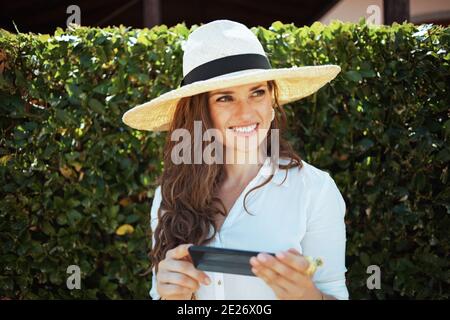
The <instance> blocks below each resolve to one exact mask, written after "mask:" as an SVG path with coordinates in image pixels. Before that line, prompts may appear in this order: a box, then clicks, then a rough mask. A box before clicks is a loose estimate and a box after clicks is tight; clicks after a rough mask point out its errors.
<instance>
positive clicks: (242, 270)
mask: <svg viewBox="0 0 450 320" xmlns="http://www.w3.org/2000/svg"><path fill="white" fill-rule="evenodd" d="M188 250H189V254H190V256H191V258H192V261H193V263H194V266H195V267H196V268H197V269H199V270H203V271H211V272H222V273H232V274H240V275H245V276H254V277H255V274H254V273H253V272H252V266H251V264H250V258H251V257H255V256H257V255H258V253H260V252H258V251H245V250H237V249H226V248H216V247H208V246H190V247H189V248H188ZM265 253H267V254H270V255H273V256H275V254H274V253H269V252H265Z"/></svg>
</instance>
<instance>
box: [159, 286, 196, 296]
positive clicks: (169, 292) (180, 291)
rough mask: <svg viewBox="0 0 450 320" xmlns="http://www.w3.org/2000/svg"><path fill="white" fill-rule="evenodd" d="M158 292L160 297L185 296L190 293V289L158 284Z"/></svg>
mask: <svg viewBox="0 0 450 320" xmlns="http://www.w3.org/2000/svg"><path fill="white" fill-rule="evenodd" d="M158 292H159V294H160V296H162V297H172V296H186V295H189V294H191V293H192V291H191V290H190V289H188V288H186V287H182V286H179V285H177V284H172V283H160V284H158Z"/></svg>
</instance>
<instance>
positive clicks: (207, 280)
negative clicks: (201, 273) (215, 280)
mask: <svg viewBox="0 0 450 320" xmlns="http://www.w3.org/2000/svg"><path fill="white" fill-rule="evenodd" d="M203 283H204V284H206V285H207V286H209V285H210V284H211V280H210V279H209V278H204V279H203Z"/></svg>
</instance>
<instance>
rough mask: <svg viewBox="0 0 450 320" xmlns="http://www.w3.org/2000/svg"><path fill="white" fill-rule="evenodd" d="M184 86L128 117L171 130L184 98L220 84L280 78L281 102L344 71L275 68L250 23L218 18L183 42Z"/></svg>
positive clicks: (144, 126) (141, 125)
mask: <svg viewBox="0 0 450 320" xmlns="http://www.w3.org/2000/svg"><path fill="white" fill-rule="evenodd" d="M182 49H183V51H184V54H183V81H182V82H181V84H180V86H179V87H178V88H176V89H173V90H171V91H169V92H167V93H164V94H162V95H160V96H159V97H157V98H155V99H153V100H150V101H148V102H146V103H144V104H141V105H138V106H136V107H134V108H132V109H130V110H128V111H127V112H125V113H124V115H123V117H122V121H123V122H124V123H125V124H126V125H128V126H130V127H132V128H135V129H140V130H149V131H165V130H168V129H169V126H170V122H171V120H172V117H173V114H174V112H175V107H176V105H177V102H178V100H179V99H181V98H183V97H188V96H192V95H196V94H199V93H203V92H208V91H211V90H215V89H222V88H226V87H232V86H238V85H244V84H249V83H253V82H260V81H268V80H275V81H276V83H277V85H278V87H279V90H280V92H279V93H280V94H279V102H280V104H281V105H283V104H286V103H289V102H292V101H295V100H299V99H301V98H304V97H306V96H309V95H310V94H312V93H314V92H316V91H317V90H319V89H320V88H321V87H322V86H324V85H325V84H327V83H328V82H330V81H331V80H333V79H334V78H335V77H336V76H337V74H338V73H339V72H340V71H341V68H340V67H339V66H337V65H320V66H302V67H291V68H278V69H274V68H272V67H271V65H270V62H269V59H268V58H267V55H266V53H265V52H264V49H263V47H262V45H261V43H260V42H259V40H258V38H257V37H256V35H255V34H254V33H253V32H252V31H251V30H250V29H249V28H247V27H246V26H245V25H243V24H241V23H238V22H235V21H230V20H215V21H212V22H209V23H207V24H203V25H201V26H200V27H198V28H197V29H195V30H194V31H193V32H192V33H191V34H190V35H189V37H188V39H187V40H186V41H185V42H184V44H183V45H182Z"/></svg>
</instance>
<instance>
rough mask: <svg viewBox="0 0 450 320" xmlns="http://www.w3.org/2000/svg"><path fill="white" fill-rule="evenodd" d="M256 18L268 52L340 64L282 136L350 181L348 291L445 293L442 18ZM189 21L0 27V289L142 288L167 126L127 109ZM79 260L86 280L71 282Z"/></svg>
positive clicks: (68, 293)
mask: <svg viewBox="0 0 450 320" xmlns="http://www.w3.org/2000/svg"><path fill="white" fill-rule="evenodd" d="M195 27H196V26H193V27H192V29H193V28H195ZM252 30H253V31H254V32H255V34H256V35H257V36H258V38H259V39H260V41H261V42H262V44H263V46H264V48H265V50H266V52H267V53H268V55H269V58H270V60H271V63H272V66H273V67H289V66H293V65H312V64H325V63H333V64H338V65H340V66H341V67H342V72H341V74H340V75H338V77H337V78H336V79H335V80H334V81H332V82H331V83H330V84H329V85H327V86H325V87H324V88H322V89H321V90H319V92H317V93H316V94H314V95H312V96H310V97H308V98H305V99H303V100H301V101H298V102H296V103H292V104H289V105H287V106H286V109H287V112H288V116H289V121H290V128H289V131H288V132H287V133H286V136H287V138H288V139H289V140H290V141H291V143H292V144H293V145H294V147H295V149H296V150H297V151H298V152H299V153H300V155H301V156H302V157H303V158H304V159H305V160H306V161H309V162H310V163H311V164H313V165H314V166H316V167H318V168H320V169H323V170H326V171H328V172H330V174H331V175H332V177H333V178H334V179H335V181H336V183H337V185H338V187H339V188H340V190H341V192H342V194H343V196H344V199H345V201H346V204H347V215H346V223H347V267H348V269H349V272H348V274H347V279H348V286H349V290H350V296H351V298H352V299H388V298H408V299H418V298H427V299H448V298H449V296H450V290H449V279H450V273H449V270H450V268H449V261H450V259H449V254H448V253H449V252H450V246H449V238H448V233H449V229H450V221H449V214H450V203H449V197H450V188H449V186H448V167H449V160H450V149H449V141H448V137H449V133H450V120H449V105H450V94H449V83H450V81H449V80H450V79H449V75H450V67H449V60H450V54H449V49H450V45H449V44H450V29H448V28H443V27H439V26H433V25H422V26H414V25H412V24H406V23H404V24H401V25H400V24H394V25H392V26H369V25H367V24H366V23H365V22H364V21H363V20H361V21H360V23H357V24H348V23H341V22H337V21H335V22H332V23H331V24H330V25H328V26H325V25H322V24H320V23H314V24H313V25H312V26H310V27H301V28H298V27H296V26H294V25H292V24H282V23H280V22H274V23H273V24H272V26H271V27H270V28H269V29H265V28H262V27H255V28H253V29H252ZM190 31H191V30H189V29H188V28H186V26H185V25H184V24H179V25H176V26H174V27H171V28H168V27H167V26H165V25H160V26H156V27H154V28H152V29H129V28H125V27H123V26H121V27H115V28H103V29H101V28H87V27H78V28H68V29H66V30H62V29H58V30H56V32H55V33H54V35H35V34H10V33H8V32H6V31H1V33H0V110H1V114H0V123H1V144H0V177H1V184H0V297H9V298H19V299H30V298H123V299H129V298H144V299H146V298H148V291H149V289H150V286H151V274H150V273H148V272H146V271H147V270H148V267H149V260H148V257H147V253H148V250H149V248H150V245H151V243H150V240H149V239H150V228H149V212H150V205H151V201H152V198H153V192H154V189H155V187H156V177H157V176H158V175H159V174H160V173H161V170H162V164H161V160H162V148H163V144H164V136H165V134H164V133H162V134H160V133H151V132H143V131H141V132H140V131H137V130H133V129H131V128H129V127H127V126H126V125H124V124H123V123H122V121H121V116H122V114H123V113H124V112H125V111H126V110H128V109H129V108H131V107H132V106H134V105H136V104H139V103H142V102H144V101H146V100H149V99H151V98H153V97H156V96H157V95H159V94H161V93H163V92H166V91H168V90H170V89H171V88H173V87H176V86H178V84H179V83H180V81H181V78H182V70H181V58H182V50H181V43H182V41H183V40H185V39H186V38H187V36H188V34H189V32H190ZM121 226H122V227H121ZM73 264H75V265H78V266H80V268H81V271H82V283H81V286H82V288H81V290H68V289H67V287H66V278H67V277H68V276H69V275H68V274H67V273H66V269H67V267H68V266H69V265H73ZM369 265H378V266H380V268H381V289H379V290H369V289H368V288H367V287H366V279H367V277H368V276H369V274H367V272H366V271H367V267H368V266H369Z"/></svg>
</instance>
